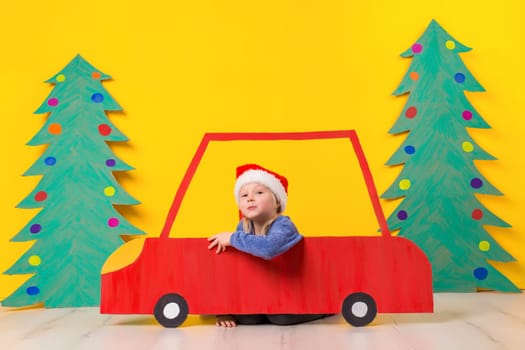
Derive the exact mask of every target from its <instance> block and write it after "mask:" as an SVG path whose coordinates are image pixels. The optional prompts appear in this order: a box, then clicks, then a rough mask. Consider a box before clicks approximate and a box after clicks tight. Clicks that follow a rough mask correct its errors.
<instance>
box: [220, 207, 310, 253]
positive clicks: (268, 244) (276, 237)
mask: <svg viewBox="0 0 525 350" xmlns="http://www.w3.org/2000/svg"><path fill="white" fill-rule="evenodd" d="M302 238H303V236H301V235H300V234H299V232H298V231H297V228H296V227H295V225H294V223H293V222H292V220H290V218H289V217H288V216H279V217H278V218H277V219H276V220H275V221H274V222H273V223H272V225H271V226H270V229H269V230H268V232H267V233H266V235H254V234H249V233H245V232H243V230H242V225H241V224H239V225H238V226H237V231H235V232H234V234H233V235H232V236H231V238H230V244H231V245H232V246H233V247H235V248H237V249H238V250H240V251H243V252H245V253H248V254H252V255H255V256H258V257H261V258H263V259H266V260H269V259H271V258H273V257H276V256H277V255H280V254H282V253H284V252H286V251H287V250H288V249H290V248H291V247H293V246H294V245H295V244H297V242H299V241H300V240H301V239H302Z"/></svg>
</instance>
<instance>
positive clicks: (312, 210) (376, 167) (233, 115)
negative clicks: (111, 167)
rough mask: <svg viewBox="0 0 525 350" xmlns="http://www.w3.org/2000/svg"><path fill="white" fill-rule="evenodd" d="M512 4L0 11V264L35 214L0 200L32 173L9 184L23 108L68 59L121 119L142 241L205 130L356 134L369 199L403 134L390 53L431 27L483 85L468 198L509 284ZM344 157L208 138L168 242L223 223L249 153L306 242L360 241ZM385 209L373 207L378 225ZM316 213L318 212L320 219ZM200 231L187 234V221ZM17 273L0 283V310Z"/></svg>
mask: <svg viewBox="0 0 525 350" xmlns="http://www.w3.org/2000/svg"><path fill="white" fill-rule="evenodd" d="M524 7H525V5H523V3H522V2H521V1H520V0H508V1H499V2H496V3H494V4H490V5H488V4H486V5H485V4H482V3H480V2H479V1H452V0H441V1H435V2H430V3H428V2H421V1H415V0H407V1H402V2H395V1H387V0H368V1H358V0H346V1H331V0H325V1H310V0H296V1H291V0H289V1H285V0H265V1H245V0H238V1H227V0H225V1H218V0H217V1H211V0H193V1H168V0H165V1H160V0H150V1H148V2H145V3H141V4H140V5H138V4H137V5H130V2H129V1H123V0H118V1H117V0H114V1H107V0H104V1H102V0H91V1H89V2H88V1H86V2H84V3H82V4H81V3H74V2H71V1H66V0H49V1H24V2H15V1H13V2H8V3H6V4H4V5H3V8H2V12H1V13H0V30H1V33H2V44H1V51H2V54H1V55H0V67H1V69H2V73H1V74H0V76H1V80H0V82H1V84H0V118H1V120H2V128H1V130H2V136H1V137H0V156H1V158H0V159H1V160H2V171H1V172H0V177H1V182H0V184H1V185H0V188H1V189H2V191H1V195H0V213H1V221H0V271H2V272H3V271H5V270H6V269H7V268H8V267H10V266H11V265H12V264H13V263H14V262H15V261H16V259H17V258H18V257H19V256H20V255H21V254H22V253H23V252H24V251H26V250H27V249H28V248H29V247H30V246H31V243H29V242H28V243H10V242H9V239H10V238H11V237H13V236H14V235H15V234H16V233H17V232H18V230H20V229H21V227H22V226H23V225H24V224H25V223H27V221H29V220H30V219H31V218H32V217H33V216H34V215H35V214H36V212H35V211H31V210H22V209H16V208H15V206H16V205H17V204H18V202H20V201H21V200H22V199H23V198H24V197H25V196H26V195H27V194H28V193H29V192H30V191H31V190H32V189H33V188H34V186H35V185H36V184H37V182H38V180H39V179H38V177H22V176H21V174H22V173H23V172H24V171H25V170H27V168H29V166H30V165H31V164H33V162H34V161H35V160H36V159H37V157H38V155H39V154H40V153H41V152H42V148H38V147H28V146H25V143H26V142H27V141H28V140H29V139H30V138H31V137H32V136H33V135H34V134H35V133H36V132H37V131H38V130H39V129H40V128H41V127H42V125H43V122H44V121H45V118H46V116H45V115H34V114H33V111H34V110H35V109H36V108H37V107H38V106H39V105H40V103H41V102H42V101H44V99H45V98H46V97H47V95H48V93H49V92H50V91H51V86H49V85H47V84H45V83H44V80H46V79H48V78H50V77H51V76H52V75H53V74H55V73H56V72H58V71H59V70H60V69H62V68H63V67H64V66H65V65H66V64H67V63H68V62H69V61H70V60H71V59H72V58H73V57H74V56H75V55H76V54H77V53H80V54H81V55H82V56H83V57H84V58H85V59H86V60H88V61H89V62H90V63H92V64H93V65H94V66H96V67H97V68H99V69H100V70H102V71H103V72H105V73H107V74H109V75H111V76H113V78H114V79H113V80H112V81H109V82H106V83H104V85H105V87H106V89H107V90H108V92H109V93H110V94H111V95H112V96H113V97H114V98H115V99H116V100H117V101H118V102H119V103H120V104H121V106H122V107H123V108H124V112H123V113H110V114H109V117H110V118H111V120H112V121H113V122H114V123H115V124H116V125H117V127H119V128H120V130H122V131H123V132H124V133H125V134H126V135H127V136H128V137H129V138H130V139H131V141H130V142H128V143H126V144H125V145H115V146H113V150H114V151H115V153H116V154H117V155H118V156H120V157H121V158H122V159H123V160H125V161H126V162H128V163H129V164H131V165H133V166H135V167H136V170H135V171H132V172H129V173H127V174H126V175H124V176H119V181H120V182H121V184H122V185H123V186H124V187H125V188H126V190H128V192H129V193H130V194H132V195H134V196H135V197H136V198H137V199H139V200H140V201H142V204H141V205H139V206H135V207H133V208H132V209H126V210H125V211H124V214H125V215H126V217H127V218H128V219H129V220H130V221H131V222H132V223H134V224H135V225H136V226H138V227H140V228H142V229H143V230H145V231H146V232H147V233H148V234H150V235H153V236H155V235H158V234H159V232H160V230H161V229H162V226H163V223H164V219H165V215H166V213H167V211H168V209H169V206H170V204H171V201H172V199H173V196H174V194H175V191H176V189H177V187H178V185H179V183H180V180H181V178H182V176H183V172H184V171H185V170H186V167H187V165H188V164H189V162H190V160H191V157H192V156H193V153H194V151H195V148H196V147H197V145H198V143H199V141H200V139H201V137H202V135H203V133H205V132H212V131H225V132H234V131H311V130H335V129H357V131H358V133H359V136H360V138H361V142H362V144H363V147H364V149H365V153H366V155H367V157H368V161H369V163H370V166H371V169H372V172H373V174H374V178H375V180H376V185H377V187H378V190H379V192H380V193H382V192H383V191H384V190H385V189H386V188H387V187H388V186H389V185H390V184H391V182H392V181H393V180H394V179H395V177H396V175H397V173H398V171H399V170H400V168H388V167H386V166H384V163H385V162H386V160H387V159H388V158H389V157H390V155H391V154H392V153H393V152H394V151H395V150H396V149H397V147H398V146H399V144H400V143H401V142H402V139H403V138H404V136H398V137H393V136H391V135H389V134H388V133H387V132H388V130H389V128H390V127H391V126H392V124H393V123H394V121H395V120H396V118H397V116H398V114H399V113H400V111H401V109H402V108H403V106H404V104H405V102H406V97H393V96H391V92H392V91H393V90H394V89H395V88H396V87H397V84H398V83H399V82H400V81H401V78H402V76H403V75H404V74H405V72H406V70H407V68H408V65H409V63H410V61H409V60H404V59H402V58H400V57H399V54H400V53H401V52H403V51H404V50H405V49H407V48H408V47H409V46H410V45H411V44H412V43H413V42H414V41H415V40H416V39H417V38H418V37H419V36H420V35H421V34H422V33H423V31H424V29H425V28H426V26H427V25H428V23H429V22H430V20H431V19H432V18H434V19H436V20H437V21H438V22H439V23H440V24H441V25H442V26H443V27H444V28H445V29H446V30H447V31H448V32H449V33H450V34H451V35H453V36H454V37H455V38H456V39H457V40H459V41H460V42H462V43H463V44H465V45H467V46H470V47H472V48H473V50H472V51H470V52H469V53H466V54H463V55H462V58H463V60H464V62H465V64H466V65H467V67H468V68H469V69H470V71H471V72H472V73H473V75H474V76H475V77H476V79H478V81H480V83H481V84H482V85H483V86H484V87H485V88H486V90H487V92H485V93H475V94H469V95H468V98H469V99H470V101H471V102H472V104H473V105H474V106H475V107H476V108H477V110H478V111H479V112H480V113H481V115H482V116H483V117H484V118H485V120H486V121H487V122H488V123H489V124H490V125H491V126H492V129H488V130H472V131H471V134H472V135H473V137H474V139H475V140H476V141H477V142H478V143H479V144H480V145H481V146H482V147H483V148H484V149H485V150H487V151H488V152H489V153H491V154H493V155H494V156H496V157H498V158H499V160H498V161H491V162H487V161H485V162H478V164H477V165H478V167H479V169H480V170H481V172H482V173H483V175H484V176H486V177H487V179H488V180H489V181H491V183H492V184H494V185H495V186H496V187H497V188H498V189H500V190H501V191H502V192H503V193H504V194H505V195H504V196H502V197H493V196H484V197H483V198H481V200H482V202H483V203H484V204H485V205H486V206H487V207H488V208H489V209H490V210H492V211H493V212H494V213H495V214H496V215H498V216H500V217H501V218H502V219H504V220H506V221H507V222H509V223H511V224H512V225H513V228H511V229H499V228H492V227H488V228H487V229H488V230H489V232H490V233H491V234H492V235H493V236H494V237H495V238H496V239H497V240H498V241H499V242H500V243H501V244H502V245H503V247H504V248H505V249H506V250H507V251H508V252H510V253H511V254H512V255H513V256H515V257H516V258H517V259H519V260H521V262H516V263H506V264H496V266H497V267H498V268H499V269H500V270H501V271H502V272H503V273H504V274H506V275H507V276H508V277H509V278H511V280H512V281H513V282H514V283H516V284H517V285H518V286H520V287H521V288H525V249H524V247H525V216H524V215H523V212H524V209H525V190H524V185H525V183H524V181H525V158H524V157H523V153H522V150H523V149H525V145H524V144H525V138H524V137H523V135H524V134H525V130H524V125H525V123H524V122H523V117H524V116H525V107H524V103H523V98H522V91H521V90H522V89H521V86H522V84H523V81H525V68H524V66H523V63H522V58H523V50H524V48H523V45H522V43H523V38H524V35H525V25H524V24H523V20H522V14H523V13H524V10H525V8H524ZM345 147H347V144H343V143H342V142H341V141H331V142H324V143H322V144H319V145H318V144H314V143H311V142H310V143H309V142H305V143H304V144H301V145H297V144H288V143H283V144H278V145H276V144H273V143H268V144H267V145H265V146H261V145H259V144H257V145H254V144H252V143H234V144H224V145H213V147H210V152H209V153H207V154H206V162H205V163H203V168H202V169H200V170H199V171H200V172H199V173H198V174H197V175H196V178H195V186H194V187H192V188H190V191H188V197H187V200H186V201H185V204H183V205H186V207H184V208H183V209H181V213H180V220H178V221H177V222H176V225H175V226H174V228H173V230H172V234H173V235H190V236H192V235H193V236H195V235H201V236H207V235H210V234H212V233H214V232H216V231H222V230H230V229H232V228H233V225H235V222H236V216H235V203H234V201H233V198H232V194H231V191H232V190H231V188H232V186H233V168H234V166H235V165H236V164H237V163H240V162H242V161H244V160H248V161H249V160H251V157H250V155H251V154H252V153H251V152H255V153H256V154H257V160H258V161H260V162H261V163H262V164H264V165H267V166H268V167H272V168H275V169H276V170H277V169H279V170H280V169H283V171H284V170H286V175H287V176H288V177H289V178H290V183H291V187H290V191H291V194H290V201H289V209H288V210H287V212H288V214H289V215H291V216H292V217H293V218H294V220H295V221H296V222H297V223H298V226H300V228H301V229H302V231H303V232H305V234H322V233H324V234H344V233H345V232H346V233H347V232H348V229H347V227H349V228H352V229H354V228H355V229H356V230H355V232H357V233H359V234H374V233H375V229H376V228H377V224H376V223H375V219H374V217H373V214H372V213H371V209H370V206H369V204H368V199H367V198H366V195H364V194H363V193H364V192H362V189H361V190H360V189H357V188H358V187H359V185H358V184H359V183H361V182H362V180H361V178H360V175H359V174H357V175H356V174H355V171H353V170H352V165H347V164H346V158H347V156H348V155H350V156H351V153H350V152H351V151H349V150H348V149H347V148H345ZM338 152H339V153H338ZM345 152H346V153H345ZM276 154H277V155H278V156H276ZM339 154H340V157H339ZM291 159H292V160H293V161H292V162H290V160H291ZM305 164H308V166H309V167H310V168H308V169H309V170H308V171H310V172H311V174H310V175H311V178H316V179H319V178H320V177H322V176H325V177H326V181H325V182H323V181H321V182H318V186H316V191H315V192H313V193H311V192H309V191H308V186H307V185H306V184H305V183H304V181H303V180H302V179H303V178H304V176H302V175H304V173H305V172H304V170H305V169H304V168H303V166H304V165H305ZM314 165H315V166H314ZM230 171H231V173H230ZM226 174H228V175H226ZM230 175H231V176H230ZM316 181H318V180H316ZM210 183H213V184H214V185H213V186H208V185H207V184H210ZM321 190H326V191H325V192H326V193H325V194H323V193H324V192H323V191H321ZM332 194H333V195H332ZM323 196H326V197H323ZM215 203H218V204H217V205H215ZM221 203H222V205H221ZM361 204H363V205H361ZM396 204H397V202H384V201H383V202H382V205H383V208H384V210H385V212H386V214H387V215H388V214H389V213H390V212H392V210H393V209H394V208H395V206H396ZM217 206H218V207H219V208H216V207H217ZM327 208H329V209H327ZM345 208H350V209H351V210H347V209H345ZM349 211H350V214H351V215H350V214H349ZM327 213H329V214H327ZM327 219H333V220H330V223H329V224H328V225H327V226H326V227H323V226H322V225H320V223H321V222H323V220H327ZM201 223H205V224H204V225H203V226H202V228H201V227H197V226H196V224H198V225H200V224H201ZM351 231H352V230H351ZM352 232H354V231H352ZM26 278H27V276H5V275H0V300H1V299H3V298H4V297H6V296H7V295H9V294H10V293H11V292H12V291H13V290H14V289H15V288H16V287H17V286H18V285H20V284H21V283H22V282H23V281H24V280H25V279H26Z"/></svg>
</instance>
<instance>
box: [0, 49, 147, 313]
mask: <svg viewBox="0 0 525 350" xmlns="http://www.w3.org/2000/svg"><path fill="white" fill-rule="evenodd" d="M106 79H110V76H108V75H106V74H104V73H102V72H101V71H100V70H98V69H96V68H95V67H93V66H92V65H91V64H89V63H88V62H86V61H85V60H84V59H83V58H82V57H81V56H79V55H77V56H76V57H75V58H74V59H73V60H72V61H71V62H70V63H69V64H68V65H67V66H66V67H65V68H64V69H62V70H61V71H60V72H59V73H57V74H56V75H55V76H53V77H52V78H51V79H50V80H48V81H47V82H48V83H51V84H54V85H55V86H54V88H53V90H52V92H51V94H50V95H49V96H48V98H47V99H46V100H45V102H44V103H43V104H42V105H41V106H40V108H38V110H37V111H36V112H35V113H37V114H40V113H49V115H48V119H47V121H46V123H45V124H44V126H43V127H42V129H40V131H39V132H38V133H37V134H36V135H35V136H34V137H33V138H32V139H31V140H30V141H29V143H28V145H31V146H37V145H48V146H47V148H46V149H45V151H44V152H43V154H42V155H41V156H40V158H39V159H38V160H37V161H36V162H35V163H34V164H33V165H32V166H31V167H30V168H29V170H27V172H26V173H25V174H24V176H35V175H41V176H42V177H41V179H40V181H39V183H38V185H37V186H36V188H35V189H34V190H33V191H32V192H31V193H30V194H29V195H28V196H27V197H26V198H25V199H23V200H22V202H21V203H20V204H19V205H18V208H24V209H25V208H41V210H40V211H39V212H38V214H37V215H36V216H35V217H34V218H33V219H32V220H31V221H30V222H29V223H28V224H27V225H26V226H25V227H23V228H22V230H21V231H20V232H19V233H18V234H16V235H15V236H14V237H13V238H12V239H11V241H13V242H26V241H34V244H33V245H32V246H31V248H30V249H29V250H28V251H27V252H26V253H25V254H23V255H22V256H21V257H20V259H18V260H17V261H16V262H15V263H14V265H13V266H11V267H10V268H9V269H8V270H7V271H6V272H5V273H6V274H32V276H31V277H29V279H28V280H27V281H26V282H25V283H24V284H22V286H20V287H19V288H18V289H17V290H15V291H14V292H13V293H12V294H11V295H9V296H8V297H7V298H6V299H5V300H3V302H2V305H3V306H24V305H33V304H39V303H44V306H45V307H77V306H95V305H98V304H99V300H100V271H101V268H102V265H103V264H104V262H105V261H106V259H107V257H108V256H109V255H110V254H111V253H112V252H113V251H115V249H116V248H118V247H119V246H120V245H122V244H123V240H122V238H121V235H135V234H141V233H142V231H141V230H139V229H137V228H136V227H134V226H133V225H131V224H130V223H129V222H128V221H127V220H126V219H125V218H124V217H123V216H122V215H121V214H120V213H119V212H118V211H117V210H116V209H115V207H114V205H124V206H125V205H133V204H138V203H139V202H138V201H137V200H135V199H134V198H132V197H131V196H130V195H129V194H127V193H126V191H125V190H124V189H123V188H122V187H121V186H120V184H119V183H118V182H117V180H116V179H115V177H114V176H113V172H114V171H127V170H131V169H132V167H130V166H129V165H128V164H126V163H124V162H123V161H122V160H121V159H119V158H118V157H116V156H115V154H114V153H113V152H112V150H111V149H110V147H109V146H108V143H107V142H122V141H127V138H126V136H124V135H123V134H122V133H121V132H120V131H119V130H118V129H117V128H116V127H115V125H113V124H112V123H111V121H110V120H109V119H108V117H107V116H106V113H105V111H118V110H121V107H120V106H119V105H118V104H117V102H116V101H115V100H114V99H113V98H112V97H111V96H110V95H109V93H108V92H107V91H106V89H105V88H104V87H103V86H102V83H101V82H102V81H103V80H106Z"/></svg>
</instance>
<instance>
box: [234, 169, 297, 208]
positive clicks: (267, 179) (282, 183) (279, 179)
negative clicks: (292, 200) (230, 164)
mask: <svg viewBox="0 0 525 350" xmlns="http://www.w3.org/2000/svg"><path fill="white" fill-rule="evenodd" d="M251 182H256V183H259V184H261V185H264V186H266V187H268V188H269V189H270V190H271V191H272V192H273V194H274V195H275V197H277V200H278V201H279V204H280V205H281V211H284V208H285V207H286V200H287V199H288V180H286V178H285V177H284V176H281V175H279V174H277V173H274V172H273V171H271V170H268V169H265V168H263V167H262V166H260V165H257V164H245V165H241V166H239V167H238V168H237V180H236V181H235V187H234V190H233V192H234V194H235V200H236V201H237V204H239V191H240V190H241V187H242V186H244V185H246V184H248V183H251Z"/></svg>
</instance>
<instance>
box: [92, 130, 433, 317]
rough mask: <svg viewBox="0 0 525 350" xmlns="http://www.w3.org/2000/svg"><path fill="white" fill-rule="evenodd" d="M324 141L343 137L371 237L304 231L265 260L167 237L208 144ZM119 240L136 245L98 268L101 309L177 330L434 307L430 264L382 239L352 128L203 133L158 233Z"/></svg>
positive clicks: (407, 246) (403, 245)
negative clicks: (119, 261)
mask: <svg viewBox="0 0 525 350" xmlns="http://www.w3.org/2000/svg"><path fill="white" fill-rule="evenodd" d="M324 138H348V139H349V140H350V142H351V143H352V146H353V149H354V152H355V154H356V157H357V159H358V161H359V165H360V169H361V171H362V174H363V177H364V181H365V183H366V186H367V190H368V194H369V197H370V200H371V202H372V206H373V208H374V212H375V215H376V218H377V220H378V223H379V227H380V230H381V234H380V235H378V236H375V237H371V236H355V235H351V236H345V237H330V236H319V237H311V236H309V237H305V238H304V239H303V240H301V241H300V242H299V243H298V244H297V245H295V246H294V247H292V248H291V249H290V250H288V251H287V252H285V253H284V254H281V255H279V256H277V257H275V258H273V259H271V260H264V259H261V258H258V257H255V256H252V255H249V254H246V253H243V252H240V251H237V250H235V249H234V248H232V247H229V248H228V250H227V252H224V253H221V254H215V252H214V251H209V250H207V249H206V247H207V245H208V241H207V239H206V238H170V237H169V232H170V229H171V226H172V224H173V221H174V220H175V217H176V215H177V211H178V210H179V208H180V205H181V202H182V199H183V198H184V195H185V193H186V190H187V188H188V186H189V184H190V182H191V179H192V177H193V175H194V173H195V171H196V169H197V167H198V165H199V163H200V160H201V159H202V156H203V154H204V153H205V151H206V148H207V146H208V144H209V142H210V141H231V140H282V139H284V140H309V139H324ZM137 242H139V243H137ZM128 244H140V245H141V246H140V247H139V248H140V249H139V251H140V253H139V254H138V256H137V258H136V259H135V260H134V261H133V262H132V263H130V264H129V265H127V266H125V267H122V268H120V269H117V270H115V271H104V272H103V274H102V282H101V304H100V312H101V313H103V314H153V315H154V316H155V318H156V319H157V321H158V322H159V323H160V324H162V325H163V326H165V327H178V326H180V325H181V324H182V323H183V322H184V321H185V319H186V317H187V316H188V314H197V315H213V314H333V313H342V315H343V317H344V318H345V320H346V321H347V322H348V323H350V324H351V325H353V326H365V325H367V324H369V323H370V322H372V321H373V320H374V318H375V316H376V314H377V313H421V312H432V311H433V294H432V272H431V266H430V262H429V260H428V258H427V257H426V255H425V254H424V253H423V251H422V250H421V249H420V248H418V247H417V246H416V245H415V244H414V243H413V242H411V241H410V240H408V239H406V238H402V237H396V236H392V235H391V233H390V231H389V229H388V226H387V224H386V220H385V217H384V214H383V212H382V209H381V206H380V203H379V198H378V196H377V192H376V188H375V185H374V183H373V179H372V175H371V173H370V169H369V167H368V164H367V162H366V159H365V157H364V153H363V150H362V148H361V145H360V143H359V139H358V138H357V134H356V132H355V131H354V130H342V131H328V132H327V131H324V132H307V133H304V132H302V133H214V134H205V136H204V138H203V140H202V142H201V144H200V146H199V148H198V149H197V152H196V154H195V156H194V158H193V160H192V162H191V164H190V166H189V167H188V170H187V171H186V174H185V176H184V178H183V180H182V183H181V185H180V186H179V189H178V191H177V193H176V195H175V198H174V201H173V203H172V206H171V208H170V211H169V213H168V218H167V219H166V223H165V226H164V229H163V231H162V233H161V235H160V237H158V238H146V239H142V240H134V241H132V242H130V243H128ZM110 259H111V257H110V258H109V259H108V260H110Z"/></svg>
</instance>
